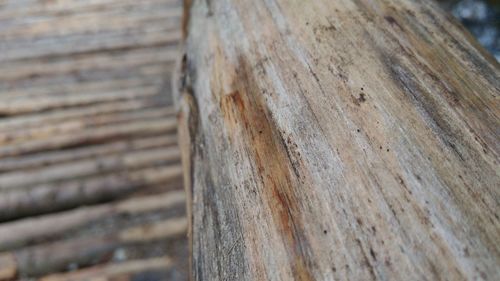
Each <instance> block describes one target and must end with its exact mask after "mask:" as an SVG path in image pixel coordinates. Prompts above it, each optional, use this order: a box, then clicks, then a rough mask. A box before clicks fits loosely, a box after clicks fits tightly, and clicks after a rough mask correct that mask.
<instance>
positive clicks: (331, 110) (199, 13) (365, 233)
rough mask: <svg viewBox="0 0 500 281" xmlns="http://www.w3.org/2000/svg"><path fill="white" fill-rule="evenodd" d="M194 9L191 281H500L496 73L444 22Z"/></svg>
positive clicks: (434, 12)
mask: <svg viewBox="0 0 500 281" xmlns="http://www.w3.org/2000/svg"><path fill="white" fill-rule="evenodd" d="M186 6H187V7H188V8H189V11H188V12H186V15H187V17H186V18H185V20H184V22H185V23H186V24H185V31H186V34H185V36H186V40H185V55H184V59H183V63H182V64H181V65H180V70H179V71H180V75H179V78H178V79H177V81H178V86H176V88H177V89H178V90H179V95H178V97H177V98H176V101H177V103H178V107H179V110H180V113H179V122H180V128H179V136H180V139H181V141H180V144H181V151H182V157H183V166H184V169H185V176H184V179H185V183H186V189H187V191H188V201H189V203H190V206H191V210H190V214H189V215H188V218H189V221H190V230H189V239H190V243H191V245H192V246H191V247H192V249H191V251H192V260H191V274H192V275H191V277H192V278H193V280H492V281H494V280H500V218H499V216H500V208H499V205H500V204H499V203H500V168H499V156H500V141H499V136H500V97H499V93H500V67H499V64H498V62H497V61H496V60H495V59H494V58H493V57H492V56H491V55H490V54H487V53H486V51H485V50H484V49H482V48H481V47H480V46H479V45H478V43H477V42H476V41H475V40H474V39H473V38H472V36H471V35H470V34H469V33H468V32H467V31H466V30H465V29H464V28H463V27H462V26H461V25H460V24H458V23H457V22H455V20H454V19H452V18H451V16H450V15H448V14H446V13H445V12H444V11H442V10H441V9H440V8H439V7H438V6H437V4H436V3H434V2H432V1H430V0H423V1H417V0H379V1H373V0H355V1H353V0H336V1H331V0H314V1H290V0H265V1H253V0H240V1H231V0H211V1H205V0H194V1H186Z"/></svg>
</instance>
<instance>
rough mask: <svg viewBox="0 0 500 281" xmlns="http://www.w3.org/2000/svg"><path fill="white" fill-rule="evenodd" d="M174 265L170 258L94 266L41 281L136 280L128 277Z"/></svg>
mask: <svg viewBox="0 0 500 281" xmlns="http://www.w3.org/2000/svg"><path fill="white" fill-rule="evenodd" d="M172 265H173V262H172V260H171V259H170V258H168V257H161V258H152V259H146V260H133V261H127V262H123V263H115V264H108V265H100V266H94V267H91V268H86V269H82V270H78V271H75V272H69V273H59V274H53V275H49V276H45V277H42V278H40V281H87V280H96V281H97V280H99V281H112V280H134V279H132V278H131V279H128V278H126V277H127V276H129V275H131V274H132V273H138V272H143V271H147V270H166V269H168V268H170V267H172ZM112 278H116V279H112ZM125 278H126V279H125Z"/></svg>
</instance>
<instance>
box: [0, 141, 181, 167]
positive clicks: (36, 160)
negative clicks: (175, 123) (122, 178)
mask: <svg viewBox="0 0 500 281" xmlns="http://www.w3.org/2000/svg"><path fill="white" fill-rule="evenodd" d="M176 144H177V136H176V135H175V134H170V135H165V134H161V135H160V136H153V137H139V138H135V139H129V140H118V141H112V142H109V143H105V144H98V145H89V146H84V147H78V148H73V149H65V150H62V151H57V150H56V151H51V152H42V153H39V154H35V155H23V156H20V157H9V158H3V159H2V161H0V173H5V172H11V171H16V170H17V171H20V170H24V171H28V170H32V169H34V168H39V167H43V166H49V165H54V164H60V163H64V162H66V163H67V162H70V161H78V160H83V159H90V158H97V157H103V156H106V155H112V154H122V153H125V152H127V151H128V152H134V151H135V152H137V151H140V150H143V149H151V148H160V147H171V146H174V145H176Z"/></svg>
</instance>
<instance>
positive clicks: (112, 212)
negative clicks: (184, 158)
mask: <svg viewBox="0 0 500 281" xmlns="http://www.w3.org/2000/svg"><path fill="white" fill-rule="evenodd" d="M184 200H185V195H184V192H183V191H170V192H166V193H163V194H155V195H150V196H145V197H139V198H132V199H127V200H123V201H116V202H111V203H106V204H100V205H96V206H89V207H82V208H79V209H75V210H70V211H66V212H60V213H57V214H50V215H44V216H37V217H30V218H26V219H23V220H18V221H14V222H10V223H4V224H1V225H0V251H6V250H12V249H14V248H19V247H22V246H25V245H27V244H29V243H30V242H32V241H36V240H38V241H41V240H46V239H48V238H50V237H53V236H56V235H60V234H61V233H64V232H67V231H70V230H73V229H76V228H81V227H84V226H85V225H87V224H89V223H91V222H93V221H98V220H99V219H102V218H104V217H107V218H110V217H113V216H117V215H136V214H140V213H144V212H150V211H153V210H160V209H167V208H172V207H174V206H179V205H183V204H184V203H185V201H184ZM13 233H16V235H12V234H13ZM0 264H1V262H0ZM0 267H2V266H0ZM0 276H1V274H0ZM0 279H1V278H0Z"/></svg>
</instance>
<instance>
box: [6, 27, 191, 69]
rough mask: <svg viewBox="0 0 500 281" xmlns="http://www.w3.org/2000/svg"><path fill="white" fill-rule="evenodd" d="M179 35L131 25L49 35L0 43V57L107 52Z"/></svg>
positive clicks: (171, 41)
mask: <svg viewBox="0 0 500 281" xmlns="http://www.w3.org/2000/svg"><path fill="white" fill-rule="evenodd" d="M180 38H181V33H180V32H179V31H172V30H170V29H168V28H167V29H166V28H164V27H161V26H160V27H158V26H153V27H148V28H142V27H139V28H135V29H130V30H119V31H116V32H100V33H98V34H75V35H71V36H58V35H52V36H47V37H44V38H41V39H39V40H37V41H36V44H34V43H33V41H32V40H16V41H4V42H0V60H2V61H8V60H16V59H28V58H35V57H44V56H61V55H72V54H81V53H85V52H96V51H109V50H114V49H124V48H140V47H147V46H155V45H156V46H158V45H169V44H170V45H171V44H175V43H176V42H177V41H179V40H180Z"/></svg>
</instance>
